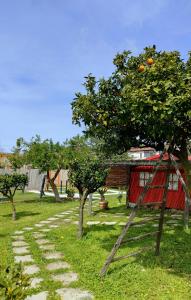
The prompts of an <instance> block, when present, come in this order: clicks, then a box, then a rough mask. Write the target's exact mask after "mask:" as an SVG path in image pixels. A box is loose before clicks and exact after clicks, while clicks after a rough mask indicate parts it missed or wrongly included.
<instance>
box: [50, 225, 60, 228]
mask: <svg viewBox="0 0 191 300" xmlns="http://www.w3.org/2000/svg"><path fill="white" fill-rule="evenodd" d="M58 227H59V226H58V225H50V226H49V228H58Z"/></svg>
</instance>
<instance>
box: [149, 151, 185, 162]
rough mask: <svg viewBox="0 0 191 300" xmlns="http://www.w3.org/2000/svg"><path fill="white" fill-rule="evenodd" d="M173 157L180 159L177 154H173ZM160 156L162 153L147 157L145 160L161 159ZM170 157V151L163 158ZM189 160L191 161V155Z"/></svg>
mask: <svg viewBox="0 0 191 300" xmlns="http://www.w3.org/2000/svg"><path fill="white" fill-rule="evenodd" d="M173 157H174V159H175V160H179V159H178V158H177V157H176V156H174V155H173ZM159 158H160V154H156V155H153V156H150V157H147V158H145V160H159ZM168 159H169V155H168V153H165V154H164V155H163V160H168ZM188 160H190V161H191V155H189V156H188Z"/></svg>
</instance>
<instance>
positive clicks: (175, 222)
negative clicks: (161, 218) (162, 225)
mask: <svg viewBox="0 0 191 300" xmlns="http://www.w3.org/2000/svg"><path fill="white" fill-rule="evenodd" d="M166 223H167V224H177V223H178V220H169V221H166Z"/></svg>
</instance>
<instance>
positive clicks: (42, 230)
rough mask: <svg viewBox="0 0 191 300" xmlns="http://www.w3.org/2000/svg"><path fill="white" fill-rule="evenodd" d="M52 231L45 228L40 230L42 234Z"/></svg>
mask: <svg viewBox="0 0 191 300" xmlns="http://www.w3.org/2000/svg"><path fill="white" fill-rule="evenodd" d="M50 230H51V229H48V228H43V229H40V231H41V232H49V231H50Z"/></svg>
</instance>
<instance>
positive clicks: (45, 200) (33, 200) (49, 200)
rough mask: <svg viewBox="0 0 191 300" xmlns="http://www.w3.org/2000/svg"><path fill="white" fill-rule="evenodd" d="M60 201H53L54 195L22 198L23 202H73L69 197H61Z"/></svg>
mask: <svg viewBox="0 0 191 300" xmlns="http://www.w3.org/2000/svg"><path fill="white" fill-rule="evenodd" d="M61 200H62V201H58V202H57V201H55V198H54V197H43V198H40V197H39V198H35V199H29V200H24V201H23V202H24V203H54V204H55V203H56V204H63V203H73V202H74V201H72V200H71V199H67V198H64V199H61ZM75 202H78V200H75Z"/></svg>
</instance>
